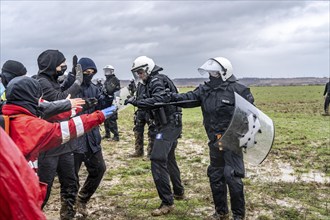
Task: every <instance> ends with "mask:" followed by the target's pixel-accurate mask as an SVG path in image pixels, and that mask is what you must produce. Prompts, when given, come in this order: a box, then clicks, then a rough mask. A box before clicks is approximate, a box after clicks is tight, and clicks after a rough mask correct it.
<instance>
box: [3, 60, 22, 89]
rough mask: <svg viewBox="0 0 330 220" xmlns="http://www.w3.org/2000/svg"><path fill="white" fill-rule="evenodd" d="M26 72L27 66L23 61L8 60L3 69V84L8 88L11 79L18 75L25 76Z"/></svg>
mask: <svg viewBox="0 0 330 220" xmlns="http://www.w3.org/2000/svg"><path fill="white" fill-rule="evenodd" d="M26 72H27V71H26V68H25V66H24V65H23V64H22V63H20V62H18V61H15V60H7V61H6V62H5V63H4V64H3V66H2V69H1V81H2V84H3V86H4V87H5V88H7V85H8V83H9V82H10V80H12V79H14V78H15V77H17V76H23V75H25V74H26Z"/></svg>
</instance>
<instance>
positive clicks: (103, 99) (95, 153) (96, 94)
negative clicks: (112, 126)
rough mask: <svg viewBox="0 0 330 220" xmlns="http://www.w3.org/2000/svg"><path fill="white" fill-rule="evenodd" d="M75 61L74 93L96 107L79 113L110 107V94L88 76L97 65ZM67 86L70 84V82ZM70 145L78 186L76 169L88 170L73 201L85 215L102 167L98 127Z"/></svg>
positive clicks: (103, 166) (87, 61) (87, 59)
mask: <svg viewBox="0 0 330 220" xmlns="http://www.w3.org/2000/svg"><path fill="white" fill-rule="evenodd" d="M78 64H80V65H81V67H82V71H83V75H84V76H83V83H82V84H81V89H80V91H79V93H78V94H77V95H76V96H77V97H80V98H82V99H89V100H90V99H95V101H96V102H97V105H96V106H94V107H92V108H89V109H88V110H86V111H83V112H81V113H79V114H85V113H87V114H88V113H91V112H94V111H96V110H100V109H103V108H106V107H109V106H111V104H112V101H113V97H112V96H108V95H105V94H104V93H103V92H102V90H101V89H100V88H98V87H97V86H96V85H94V84H93V83H92V78H93V76H94V75H95V74H96V73H97V68H96V65H95V63H94V61H93V60H92V59H90V58H85V57H84V58H81V59H80V60H79V61H78ZM69 76H71V77H70V79H69V80H71V81H73V80H72V74H69ZM67 85H70V83H68V84H67ZM71 144H72V145H74V146H77V148H76V149H75V150H74V163H75V175H76V179H77V185H78V188H79V185H80V184H79V170H80V167H81V164H82V163H83V162H84V164H85V166H86V168H87V172H88V176H87V178H86V180H85V183H84V184H83V186H82V187H81V189H80V191H79V193H78V194H77V195H78V198H77V202H76V208H77V212H78V213H79V214H81V215H83V216H84V217H86V216H87V214H88V212H87V208H86V205H87V202H88V201H89V200H90V198H91V196H92V195H93V194H94V192H95V191H96V189H97V187H98V186H99V185H100V182H101V180H102V177H103V174H104V172H105V170H106V166H105V162H104V159H103V155H102V148H101V134H100V129H99V127H95V128H93V129H92V130H91V131H90V132H88V133H85V134H84V135H83V136H81V137H78V138H77V139H75V140H72V141H71ZM77 192H78V191H77ZM77 192H76V193H77ZM76 193H75V194H76Z"/></svg>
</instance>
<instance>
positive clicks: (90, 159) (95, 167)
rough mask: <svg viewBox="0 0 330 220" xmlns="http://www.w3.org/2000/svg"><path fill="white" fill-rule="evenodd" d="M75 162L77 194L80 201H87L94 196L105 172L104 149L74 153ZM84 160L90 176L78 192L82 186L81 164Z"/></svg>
mask: <svg viewBox="0 0 330 220" xmlns="http://www.w3.org/2000/svg"><path fill="white" fill-rule="evenodd" d="M74 162H75V176H76V180H77V186H78V187H77V194H78V201H79V202H82V203H87V202H88V201H89V199H90V198H91V197H92V195H93V194H94V192H95V191H96V189H97V187H98V186H99V185H100V183H101V180H102V177H103V175H104V173H105V170H106V166H105V162H104V159H103V155H102V150H100V151H98V152H96V153H94V154H93V153H91V152H88V153H85V154H81V153H75V154H74ZM83 162H84V164H85V166H86V168H87V172H88V176H87V178H86V180H85V183H84V185H83V186H82V188H81V189H80V191H79V193H78V189H79V188H80V184H79V170H80V167H81V164H82V163H83Z"/></svg>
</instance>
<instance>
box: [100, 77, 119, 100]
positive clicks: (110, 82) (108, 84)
mask: <svg viewBox="0 0 330 220" xmlns="http://www.w3.org/2000/svg"><path fill="white" fill-rule="evenodd" d="M104 88H105V89H106V91H107V93H108V95H112V96H113V94H114V93H115V92H117V91H119V90H120V81H119V79H118V78H117V77H116V76H115V75H114V74H112V75H110V76H108V77H107V79H106V80H105V82H104Z"/></svg>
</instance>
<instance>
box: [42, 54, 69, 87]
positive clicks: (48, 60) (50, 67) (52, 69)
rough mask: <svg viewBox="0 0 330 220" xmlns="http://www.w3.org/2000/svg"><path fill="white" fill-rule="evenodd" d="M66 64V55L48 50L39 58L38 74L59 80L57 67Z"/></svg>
mask: <svg viewBox="0 0 330 220" xmlns="http://www.w3.org/2000/svg"><path fill="white" fill-rule="evenodd" d="M63 62H65V57H64V55H63V54H62V53H61V52H60V51H58V50H46V51H44V52H42V53H41V54H40V55H39V57H38V67H39V71H38V74H45V75H47V76H49V77H50V78H52V79H53V80H55V81H56V80H57V77H58V76H57V73H56V67H58V66H59V65H61V63H63Z"/></svg>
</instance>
